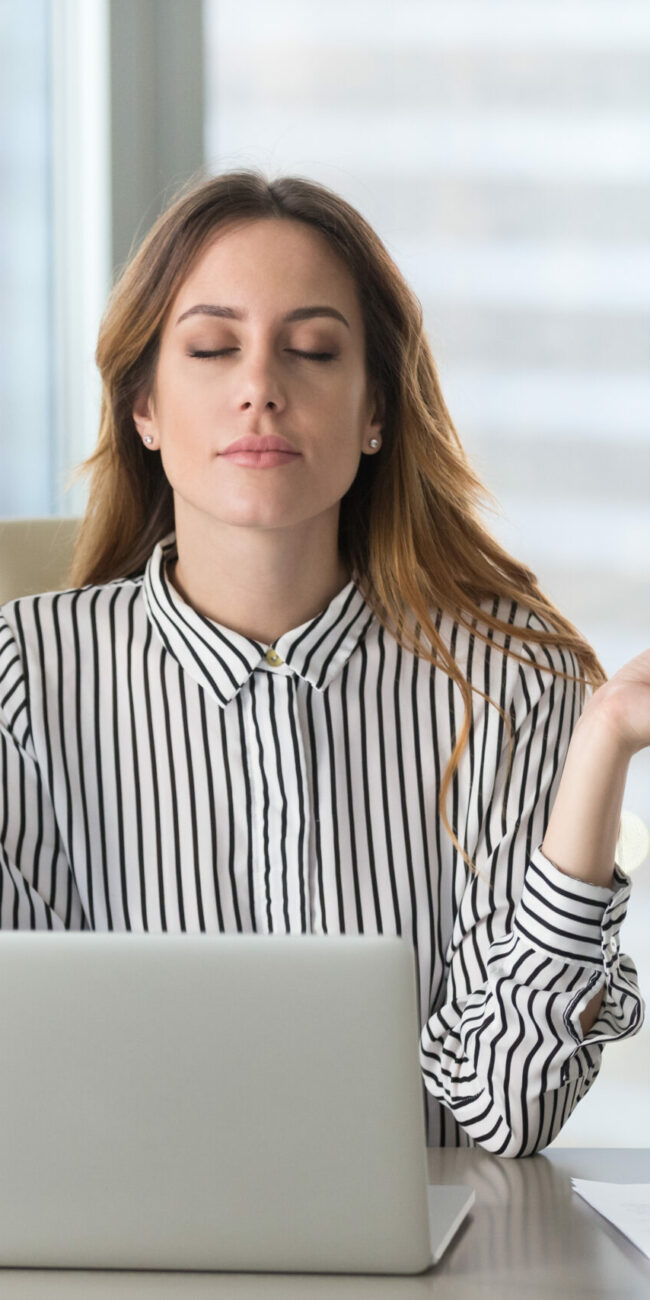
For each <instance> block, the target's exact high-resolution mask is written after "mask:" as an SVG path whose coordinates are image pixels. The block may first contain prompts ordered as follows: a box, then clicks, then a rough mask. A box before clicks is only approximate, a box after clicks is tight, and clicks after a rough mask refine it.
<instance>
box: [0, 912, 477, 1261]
mask: <svg viewBox="0 0 650 1300" xmlns="http://www.w3.org/2000/svg"><path fill="white" fill-rule="evenodd" d="M0 990H1V995H0V1043H1V1044H2V1052H1V1062H2V1063H1V1068H0V1170H1V1175H0V1177H1V1183H0V1186H1V1189H2V1190H1V1193H0V1265H3V1266H6V1265H13V1266H23V1267H30V1266H31V1267H54V1268H66V1267H71V1268H102V1269H106V1268H109V1269H110V1268H123V1269H174V1270H176V1269H207V1270H222V1269H223V1270H245V1271H263V1272H267V1271H269V1272H274V1271H281V1272H306V1273H309V1272H319V1273H421V1272H423V1271H424V1270H426V1269H427V1268H429V1267H430V1266H431V1265H433V1264H435V1263H436V1262H437V1261H438V1260H439V1259H440V1257H441V1255H442V1253H443V1251H444V1250H445V1247H446V1246H447V1244H448V1243H449V1241H450V1240H451V1238H452V1237H453V1235H454V1233H455V1232H456V1230H457V1229H458V1227H459V1225H460V1224H461V1222H462V1220H463V1219H464V1218H465V1216H466V1214H467V1213H468V1211H469V1209H470V1207H471V1206H472V1204H473V1202H474V1191H473V1190H472V1189H471V1188H468V1187H454V1186H445V1185H443V1186H439V1187H428V1186H427V1159H426V1145H425V1142H426V1139H425V1128H424V1101H423V1087H422V1079H421V1072H420V1067H419V1061H418V1040H419V1024H418V1016H417V1007H416V985H415V953H414V951H413V948H412V946H411V944H410V942H408V941H407V940H405V939H403V938H398V937H394V936H368V935H362V936H359V935H355V936H351V935H326V936H323V935H286V934H283V935H258V934H246V935H240V934H238V935H232V934H231V935H214V934H210V935H208V934H193V935H187V934H182V935H179V934H173V935H172V934H135V933H114V932H109V933H106V932H101V933H89V932H86V931H77V932H68V931H65V932H62V931H59V932H50V931H45V932H42V931H41V932H32V931H24V932H22V931H6V932H3V933H1V934H0Z"/></svg>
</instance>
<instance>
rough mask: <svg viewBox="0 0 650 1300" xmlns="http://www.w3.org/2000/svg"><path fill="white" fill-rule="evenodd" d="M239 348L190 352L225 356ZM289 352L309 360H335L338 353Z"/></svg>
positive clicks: (209, 355) (210, 355)
mask: <svg viewBox="0 0 650 1300" xmlns="http://www.w3.org/2000/svg"><path fill="white" fill-rule="evenodd" d="M237 350H238V349H237V348H221V350H220V351H219V352H190V353H189V356H191V357H224V356H226V354H227V353H228V352H237ZM287 352H293V353H294V355H295V356H297V357H306V358H307V359H308V360H309V361H333V360H334V357H335V355H336V353H334V352H300V351H299V350H298V348H287Z"/></svg>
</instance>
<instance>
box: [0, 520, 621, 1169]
mask: <svg viewBox="0 0 650 1300" xmlns="http://www.w3.org/2000/svg"><path fill="white" fill-rule="evenodd" d="M176 555H177V551H176V538H175V533H174V532H171V533H169V534H168V535H167V536H166V537H165V538H163V539H162V541H161V542H159V543H158V545H156V547H155V548H154V550H153V552H152V554H151V556H150V557H149V560H148V562H147V565H146V568H145V571H144V573H143V574H141V575H140V576H138V577H130V578H125V579H120V580H117V581H114V582H108V583H105V584H98V585H92V584H90V585H88V586H85V587H79V588H72V589H70V590H68V591H63V592H48V593H43V594H40V595H37V596H28V597H21V598H19V599H17V600H13V601H11V602H9V603H7V604H5V605H4V606H2V608H1V609H0V800H1V805H0V927H2V928H5V929H16V928H20V929H30V928H31V929H46V928H47V929H63V928H66V929H81V930H84V929H92V930H136V931H155V932H161V931H169V932H174V933H178V932H187V933H192V932H195V931H208V932H215V933H216V932H233V931H241V932H247V931H255V932H259V933H263V934H267V933H277V932H279V933H291V934H293V933H296V934H301V933H305V932H309V933H315V934H327V933H330V934H339V933H349V934H361V933H364V934H372V935H377V934H391V935H395V934H397V935H402V936H404V937H405V938H407V939H408V940H409V941H410V942H411V943H412V945H413V949H414V953H415V967H416V982H417V996H418V1003H419V1015H420V1026H421V1035H420V1039H419V1059H420V1064H421V1070H422V1082H423V1102H424V1108H425V1120H426V1132H427V1142H428V1145H429V1146H445V1145H448V1146H474V1145H480V1146H483V1147H485V1148H486V1149H488V1150H490V1151H493V1152H496V1153H498V1154H501V1155H507V1156H517V1155H525V1154H530V1153H532V1152H533V1151H535V1150H538V1149H540V1148H542V1147H544V1146H546V1145H547V1144H548V1143H549V1142H550V1141H552V1140H553V1138H554V1137H555V1135H556V1134H557V1133H558V1132H559V1130H560V1128H561V1127H562V1125H563V1124H564V1122H565V1120H566V1119H567V1118H568V1116H569V1115H570V1114H571V1111H572V1110H573V1108H574V1107H575V1105H576V1104H577V1102H578V1101H579V1099H580V1098H581V1097H582V1096H584V1094H585V1093H586V1092H587V1090H588V1089H589V1087H590V1086H591V1084H592V1083H593V1081H594V1079H595V1078H596V1075H597V1074H598V1071H599V1068H600V1063H601V1057H602V1051H603V1045H604V1044H605V1043H606V1042H608V1041H610V1040H613V1039H616V1038H624V1037H626V1036H628V1035H630V1034H633V1033H635V1032H636V1031H637V1030H638V1029H639V1028H640V1025H641V1023H642V1019H643V1012H644V1005H643V1001H642V999H641V997H640V994H639V988H638V980H637V972H636V969H635V966H634V964H633V962H632V961H631V960H630V958H629V957H627V956H626V955H624V954H622V953H621V952H619V942H618V935H619V930H620V926H621V923H622V921H623V919H624V917H625V913H626V910H627V904H628V898H629V894H630V879H629V877H628V876H627V875H626V874H625V873H624V872H623V871H622V870H621V868H620V867H619V866H618V865H616V867H615V870H614V882H613V883H614V888H612V889H605V888H601V887H599V886H596V885H593V884H586V883H584V882H582V881H579V880H576V879H574V878H573V877H571V876H568V875H567V874H566V873H563V872H560V871H559V870H558V869H557V868H556V867H554V866H553V865H552V864H551V863H550V862H549V861H548V859H547V858H546V857H545V856H544V854H543V853H542V852H541V851H540V845H541V843H542V840H543V837H544V832H545V829H546V826H547V824H548V821H549V817H550V812H551V808H552V805H553V801H554V798H555V795H556V793H557V789H558V786H559V782H560V779H561V775H562V768H563V764H564V760H565V757H566V753H567V749H568V745H569V740H570V737H571V733H572V730H573V728H574V726H575V724H576V722H577V719H578V717H579V714H580V712H581V708H582V707H583V703H584V697H583V690H584V688H582V687H580V685H579V684H576V683H574V682H566V681H564V679H562V678H556V677H553V675H552V674H550V673H548V672H542V671H541V670H540V664H545V663H553V664H554V665H555V666H556V667H559V668H562V669H563V670H565V671H568V672H573V673H575V672H578V664H577V661H576V659H575V658H574V657H573V655H572V654H570V653H567V652H565V651H560V650H557V649H555V648H553V647H551V648H549V649H545V648H543V647H541V646H540V645H539V644H537V643H535V642H533V643H531V644H530V645H527V644H526V643H525V641H524V642H522V641H519V640H516V639H515V640H513V641H512V642H509V640H508V638H506V639H505V640H504V639H502V636H503V634H500V633H498V632H493V631H490V633H489V644H488V645H486V644H485V642H483V641H482V640H481V639H480V638H479V637H475V636H474V635H473V633H471V632H470V631H469V630H468V629H466V628H463V627H462V625H460V624H459V623H458V622H456V621H454V620H453V619H452V618H451V616H449V615H447V614H443V613H442V611H436V616H435V625H436V628H437V630H438V632H439V634H440V635H441V637H442V638H443V642H444V644H445V645H447V646H448V647H449V649H450V651H451V653H452V654H453V656H454V659H455V661H456V662H457V663H458V664H459V665H460V667H461V669H462V672H463V673H464V674H465V675H466V677H467V678H468V679H469V680H470V682H472V683H474V684H475V685H476V686H477V687H478V688H479V690H481V691H484V692H485V694H486V695H488V696H490V697H491V698H492V699H494V700H496V701H497V702H498V703H499V704H500V705H501V707H502V708H503V709H504V711H505V713H506V715H507V716H508V717H509V719H510V721H511V725H512V727H513V740H514V752H513V762H512V770H511V773H510V779H509V781H506V768H507V762H508V741H507V732H506V729H505V726H504V723H503V719H502V718H501V716H500V714H499V713H498V711H497V710H496V709H495V708H494V707H493V706H492V705H488V704H487V703H486V701H485V700H484V699H483V697H482V696H481V695H479V694H477V693H475V692H472V717H471V731H470V735H469V741H468V744H467V746H466V747H465V750H464V753H463V756H462V760H461V764H460V768H459V770H458V771H457V772H456V773H455V774H454V778H453V782H452V784H451V786H450V790H449V799H448V804H447V807H448V817H449V820H450V823H451V825H452V826H453V829H454V832H455V834H456V835H457V836H458V838H459V839H460V841H461V843H462V844H463V847H464V848H465V849H466V851H467V852H468V853H469V855H470V857H471V858H472V860H473V861H474V862H475V864H476V866H477V868H478V870H479V873H480V875H479V876H476V875H475V874H474V873H470V872H469V870H468V868H467V867H466V864H465V862H464V861H463V858H462V856H461V854H460V853H459V852H458V850H457V849H456V847H455V846H454V844H453V843H452V841H451V839H450V837H449V835H448V834H447V832H446V831H445V828H444V825H443V824H442V821H441V818H440V816H439V812H438V792H439V788H440V782H441V779H442V776H443V774H444V771H445V767H446V765H447V762H448V760H449V758H450V756H451V753H452V750H453V748H454V745H455V743H456V739H457V736H458V734H459V731H460V728H461V726H462V722H463V717H464V704H463V699H462V695H461V693H460V691H459V689H458V687H457V686H456V684H455V683H454V682H452V680H451V678H449V676H448V675H446V674H445V673H444V671H443V670H442V669H441V668H440V667H439V666H436V665H433V664H431V663H429V662H427V661H426V660H424V659H422V658H420V657H419V656H418V655H415V654H413V653H411V652H409V651H406V650H405V649H404V648H402V647H400V645H399V644H398V642H397V641H396V640H395V639H394V638H393V636H392V635H391V634H390V633H389V631H388V630H387V629H386V628H384V627H383V625H382V624H381V622H380V621H379V620H378V619H377V617H376V616H375V615H374V613H373V612H372V610H371V609H370V607H369V605H368V604H367V603H366V601H365V600H364V598H363V596H362V594H361V591H360V590H359V588H358V587H357V585H356V584H355V581H354V579H352V580H350V582H348V584H347V585H346V586H345V587H343V589H342V590H341V591H339V592H338V594H337V595H335V596H334V598H333V600H332V601H331V602H330V603H329V605H328V606H327V607H326V608H325V609H323V610H322V611H321V612H320V613H319V614H318V615H317V616H316V617H315V618H312V619H310V620H309V621H308V622H306V623H304V624H303V625H301V626H300V627H297V628H294V629H292V630H291V631H288V632H285V633H284V634H283V635H282V636H280V637H279V638H278V639H277V640H276V641H275V642H274V644H273V646H272V647H271V646H268V645H264V644H262V643H260V642H258V641H255V640H253V639H251V638H250V637H247V636H245V635H242V634H240V633H237V632H235V631H233V630H232V629H229V628H227V627H224V626H223V625H221V624H219V623H217V622H216V621H214V620H212V619H209V618H206V617H205V616H203V615H202V614H200V613H199V612H198V611H196V610H195V609H194V608H193V607H192V606H190V605H189V604H187V603H186V602H185V601H184V600H183V599H182V598H181V596H180V594H179V593H178V592H177V591H176V589H175V588H174V587H173V586H172V584H171V581H170V578H169V574H168V570H167V561H168V560H173V559H175V558H176ZM482 608H485V609H490V610H491V612H493V613H494V614H496V615H497V616H498V617H500V618H501V619H502V620H503V621H504V622H510V623H515V624H517V625H520V626H523V627H531V628H532V627H540V628H546V630H548V627H547V625H546V624H545V623H544V622H543V621H542V620H540V618H539V617H538V616H537V615H536V614H535V613H534V612H532V611H531V610H529V609H527V608H526V607H525V606H523V605H521V604H519V603H518V602H516V601H512V600H510V599H505V598H500V599H499V598H495V600H494V601H492V600H490V601H488V602H487V603H486V604H485V606H482ZM413 626H414V630H415V631H416V634H417V635H418V637H419V635H420V628H419V625H416V624H413ZM474 626H475V624H474ZM484 630H485V629H484ZM508 643H510V644H512V647H513V649H515V650H516V651H517V652H519V653H522V654H524V655H525V657H526V663H525V664H520V663H519V662H518V661H517V660H515V659H512V658H510V657H509V656H507V655H505V654H503V653H502V652H501V649H500V647H501V646H503V645H504V644H506V645H507V644H508ZM429 645H430V643H429ZM603 982H604V983H605V987H606V992H605V996H604V1000H603V1003H602V1007H601V1010H600V1012H599V1015H598V1019H597V1020H596V1022H595V1023H594V1025H593V1027H592V1029H591V1030H590V1031H589V1033H588V1034H587V1035H586V1037H583V1034H582V1030H581V1026H580V1023H579V1014H580V1012H581V1011H582V1010H583V1009H584V1007H585V1006H586V1004H587V1003H588V1002H589V1001H590V999H591V998H592V997H593V996H594V993H595V992H597V991H598V989H599V988H600V986H601V984H602V983H603Z"/></svg>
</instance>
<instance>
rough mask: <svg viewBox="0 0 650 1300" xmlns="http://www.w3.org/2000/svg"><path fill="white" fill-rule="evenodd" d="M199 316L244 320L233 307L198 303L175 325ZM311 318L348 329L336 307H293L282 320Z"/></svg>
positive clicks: (244, 315)
mask: <svg viewBox="0 0 650 1300" xmlns="http://www.w3.org/2000/svg"><path fill="white" fill-rule="evenodd" d="M199 314H200V315H203V316H225V317H226V319H227V320H245V319H246V314H245V312H241V311H236V309H235V308H234V307H220V306H217V305H216V304H215V303H209V302H208V303H206V302H199V303H197V304H196V306H195V307H189V308H188V310H187V311H184V312H183V315H182V316H179V318H178V320H177V321H176V324H177V325H180V323H181V321H182V320H185V318H186V317H187V316H196V315H199ZM312 316H332V317H333V318H334V319H335V320H340V321H343V324H344V325H347V328H348V329H349V328H350V326H349V324H348V322H347V321H346V319H345V316H344V315H343V314H342V312H340V311H337V309H336V307H324V306H321V307H294V310H293V311H289V312H287V314H286V316H285V317H284V320H286V321H291V320H311V317H312Z"/></svg>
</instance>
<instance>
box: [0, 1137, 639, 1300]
mask: <svg viewBox="0 0 650 1300" xmlns="http://www.w3.org/2000/svg"><path fill="white" fill-rule="evenodd" d="M427 1154H428V1160H429V1179H430V1181H431V1182H432V1183H433V1182H435V1183H466V1184H467V1185H468V1186H470V1187H474V1188H475V1189H476V1203H475V1205H474V1208H473V1210H472V1212H471V1217H470V1218H469V1219H468V1220H466V1222H465V1224H464V1225H463V1227H462V1228H461V1230H460V1232H459V1233H458V1235H457V1237H456V1238H455V1240H454V1241H453V1242H452V1243H451V1245H450V1246H449V1247H448V1249H447V1252H446V1254H445V1255H444V1257H443V1259H442V1261H441V1263H440V1264H439V1265H437V1266H436V1267H433V1268H431V1269H430V1270H429V1271H428V1272H427V1273H421V1274H415V1275H413V1276H411V1277H395V1276H390V1277H386V1276H381V1275H380V1274H373V1275H368V1274H358V1275H341V1274H329V1275H328V1274H323V1273H318V1274H314V1273H312V1274H309V1273H205V1272H202V1273H170V1272H126V1271H115V1272H107V1271H104V1270H88V1269H70V1270H67V1269H51V1270H49V1269H22V1268H21V1269H0V1296H1V1297H2V1300H14V1297H15V1298H16V1300H18V1297H20V1298H21V1300H27V1298H29V1300H37V1298H38V1297H41V1296H43V1297H45V1296H47V1297H48V1300H75V1298H76V1297H79V1300H82V1297H83V1300H118V1298H120V1300H121V1298H122V1297H125V1298H126V1297H128V1298H129V1300H136V1298H137V1300H141V1298H142V1297H156V1300H168V1298H171V1297H173V1298H174V1300H181V1298H182V1300H191V1298H192V1297H193V1296H201V1297H208V1296H209V1297H212V1296H218V1297H223V1298H224V1300H225V1297H228V1300H259V1297H264V1300H292V1297H295V1300H302V1297H305V1298H306V1300H310V1298H311V1297H315V1298H316V1297H317V1298H318V1300H330V1297H331V1298H332V1300H347V1297H348V1296H349V1297H350V1298H351V1300H383V1298H385V1300H400V1297H408V1298H409V1300H424V1297H425V1296H426V1297H432V1298H433V1300H497V1297H498V1300H515V1298H516V1300H533V1298H534V1300H583V1298H584V1300H594V1297H598V1300H608V1298H609V1297H611V1298H612V1300H637V1297H638V1300H648V1297H649V1296H650V1259H646V1257H645V1255H643V1254H642V1253H641V1251H639V1250H637V1249H636V1247H634V1246H633V1245H632V1244H631V1242H629V1241H628V1240H627V1238H626V1237H624V1236H623V1235H622V1234H621V1233H619V1232H618V1231H617V1229H616V1228H614V1227H613V1225H611V1224H610V1223H609V1222H608V1221H607V1220H606V1219H603V1218H602V1217H601V1216H600V1215H599V1214H597V1213H596V1211H595V1210H592V1208H591V1206H589V1205H587V1203H586V1201H583V1200H582V1199H581V1198H580V1197H579V1196H577V1195H576V1194H575V1193H574V1192H573V1191H572V1188H571V1177H576V1178H593V1179H597V1180H601V1181H609V1182H615V1183H616V1182H621V1183H624V1182H629V1183H645V1182H650V1148H641V1149H639V1150H631V1149H623V1150H616V1149H613V1148H604V1149H602V1150H584V1149H576V1150H572V1149H570V1148H567V1147H558V1148H557V1149H553V1148H550V1149H549V1150H548V1151H547V1152H545V1153H542V1154H540V1155H537V1156H532V1157H528V1158H526V1159H523V1160H502V1159H500V1158H499V1157H498V1156H493V1155H490V1154H489V1152H487V1151H483V1150H481V1149H480V1148H461V1149H459V1150H456V1149H455V1148H447V1147H443V1148H440V1149H433V1148H432V1149H430V1150H429V1151H428V1153H427Z"/></svg>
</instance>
